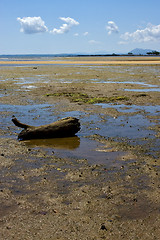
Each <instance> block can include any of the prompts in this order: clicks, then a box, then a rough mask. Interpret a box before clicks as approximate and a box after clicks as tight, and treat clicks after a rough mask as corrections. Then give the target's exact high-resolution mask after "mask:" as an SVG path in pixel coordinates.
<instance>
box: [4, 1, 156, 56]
mask: <svg viewBox="0 0 160 240" xmlns="http://www.w3.org/2000/svg"><path fill="white" fill-rule="evenodd" d="M159 11H160V1H159V0H130V1H129V0H21V1H20V0H0V54H60V53H89V54H91V53H93V54H95V53H97V54H98V53H110V54H112V53H128V52H130V51H131V50H133V49H134V48H143V49H152V50H157V51H160V14H159Z"/></svg>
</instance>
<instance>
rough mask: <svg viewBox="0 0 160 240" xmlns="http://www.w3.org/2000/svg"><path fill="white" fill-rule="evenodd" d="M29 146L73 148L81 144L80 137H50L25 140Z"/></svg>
mask: <svg viewBox="0 0 160 240" xmlns="http://www.w3.org/2000/svg"><path fill="white" fill-rule="evenodd" d="M24 142H25V144H26V146H27V147H42V148H56V149H69V150H73V149H76V148H78V147H79V146H80V138H79V137H77V136H75V137H67V138H50V139H33V140H27V141H24Z"/></svg>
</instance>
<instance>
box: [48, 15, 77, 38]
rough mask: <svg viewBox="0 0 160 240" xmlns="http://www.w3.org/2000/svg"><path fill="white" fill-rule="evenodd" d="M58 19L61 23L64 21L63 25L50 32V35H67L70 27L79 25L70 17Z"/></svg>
mask: <svg viewBox="0 0 160 240" xmlns="http://www.w3.org/2000/svg"><path fill="white" fill-rule="evenodd" d="M60 19H61V20H62V21H64V22H65V23H64V24H62V26H61V27H60V28H59V29H57V28H54V29H53V30H52V31H50V33H54V34H63V33H67V32H69V30H70V29H71V27H73V26H77V25H79V22H77V21H76V20H74V19H73V18H70V17H67V18H65V17H60Z"/></svg>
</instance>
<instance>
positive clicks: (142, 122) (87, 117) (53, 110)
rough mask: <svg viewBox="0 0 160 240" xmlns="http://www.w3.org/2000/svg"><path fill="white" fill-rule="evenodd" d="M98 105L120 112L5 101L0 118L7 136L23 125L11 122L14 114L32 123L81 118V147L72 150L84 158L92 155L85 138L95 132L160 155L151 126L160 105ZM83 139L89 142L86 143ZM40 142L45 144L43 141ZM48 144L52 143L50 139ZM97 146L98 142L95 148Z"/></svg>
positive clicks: (2, 128) (0, 127)
mask: <svg viewBox="0 0 160 240" xmlns="http://www.w3.org/2000/svg"><path fill="white" fill-rule="evenodd" d="M96 105H98V106H101V107H102V108H110V109H112V108H113V109H116V110H117V111H118V112H119V113H120V115H117V116H116V117H112V116H109V115H108V114H107V113H106V114H104V113H101V114H98V113H95V114H94V113H93V112H81V111H69V112H62V111H61V110H59V108H58V105H49V104H37V105H26V106H22V105H15V106H14V105H5V104H2V105H0V112H1V116H2V117H1V119H0V129H1V130H3V132H5V134H4V135H5V136H8V135H7V134H10V137H15V134H16V135H18V133H19V132H20V129H18V128H17V127H16V126H14V124H13V123H12V122H11V118H12V115H15V116H16V117H17V118H18V119H19V120H20V121H21V122H24V123H26V124H29V125H33V126H40V125H44V124H49V123H52V122H54V121H57V120H59V119H61V118H64V117H68V116H71V117H76V118H78V119H80V123H81V130H80V131H79V132H78V133H77V136H78V137H79V138H80V143H79V144H80V146H79V147H78V149H80V150H73V151H74V153H75V155H74V156H75V157H76V154H79V151H80V152H81V156H83V157H84V158H89V156H91V155H92V151H87V150H86V151H85V147H86V146H87V142H85V140H84V139H83V138H84V137H87V136H91V135H95V134H98V135H101V136H103V137H105V138H114V139H115V140H116V141H127V142H128V143H129V144H133V145H136V144H138V145H141V146H144V147H146V146H147V147H146V151H147V152H148V153H150V154H152V155H154V156H157V155H156V154H157V153H156V152H155V151H158V150H159V141H158V138H157V137H156V135H157V132H156V130H151V129H150V128H152V127H154V126H156V124H158V123H159V122H160V121H159V119H158V116H159V113H160V107H159V105H156V106H137V105H129V106H128V105H124V104H119V105H114V104H109V103H108V104H96ZM3 113H4V114H3ZM154 117H156V122H155V121H154V120H155V118H154ZM81 139H83V140H81ZM60 141H61V143H62V146H63V140H57V143H58V144H59V146H61V143H60ZM67 141H68V140H67ZM78 142H79V140H78ZM78 142H77V143H76V139H75V146H76V145H77V146H78ZM84 142H85V144H86V146H85V144H83V143H84ZM39 144H40V142H39ZM41 144H42V145H43V141H42V142H41ZM47 144H49V142H48V143H47ZM50 144H51V145H53V146H55V145H56V142H54V143H53V142H51V143H50ZM67 144H68V143H67ZM92 144H93V143H92ZM82 146H83V147H82ZM96 147H97V146H95V147H94V149H95V148H96ZM56 148H57V147H56ZM60 148H61V147H59V150H57V151H59V152H61V154H62V155H63V151H61V149H60ZM86 149H87V148H86ZM83 153H84V155H83ZM65 154H66V156H67V152H65ZM94 154H95V153H93V155H94ZM97 154H99V153H97ZM70 155H71V153H70ZM63 156H64V155H63ZM77 156H79V155H77ZM98 156H99V157H98ZM95 158H97V159H98V158H101V156H100V155H96V157H95Z"/></svg>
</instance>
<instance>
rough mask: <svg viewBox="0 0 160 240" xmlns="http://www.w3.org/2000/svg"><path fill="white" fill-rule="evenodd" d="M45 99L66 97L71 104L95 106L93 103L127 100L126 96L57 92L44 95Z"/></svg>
mask: <svg viewBox="0 0 160 240" xmlns="http://www.w3.org/2000/svg"><path fill="white" fill-rule="evenodd" d="M46 96H47V97H50V96H53V97H67V98H69V100H70V101H71V102H81V103H88V104H95V103H109V102H116V101H127V100H129V98H128V97H126V96H114V97H92V96H89V95H88V94H86V93H79V92H76V93H73V92H58V93H52V94H46Z"/></svg>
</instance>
